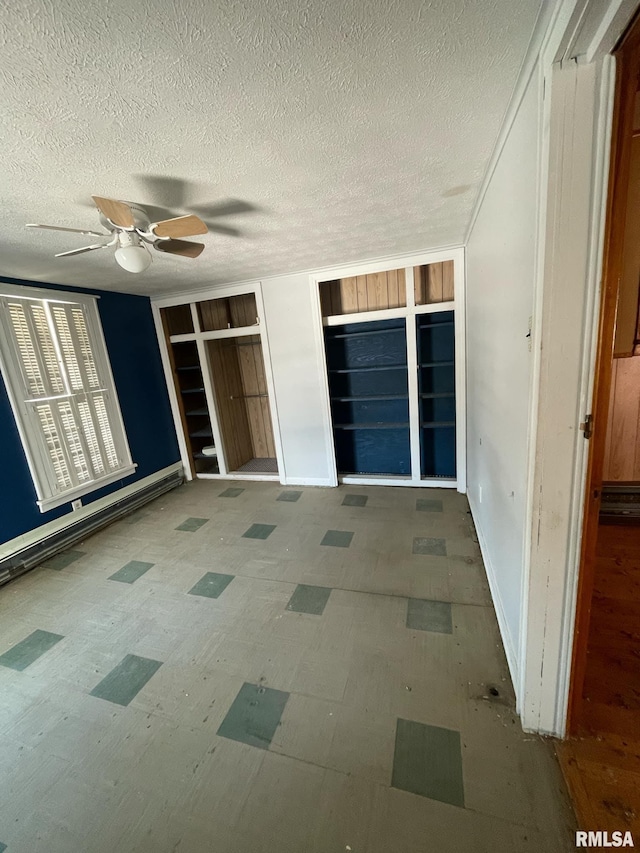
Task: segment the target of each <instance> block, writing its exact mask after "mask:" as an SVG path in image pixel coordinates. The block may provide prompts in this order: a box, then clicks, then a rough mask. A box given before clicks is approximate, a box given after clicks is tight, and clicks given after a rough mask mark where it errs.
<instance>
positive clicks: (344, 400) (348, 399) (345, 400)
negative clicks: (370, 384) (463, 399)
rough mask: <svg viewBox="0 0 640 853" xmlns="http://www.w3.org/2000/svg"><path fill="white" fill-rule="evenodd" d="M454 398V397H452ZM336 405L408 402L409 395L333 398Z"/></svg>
mask: <svg viewBox="0 0 640 853" xmlns="http://www.w3.org/2000/svg"><path fill="white" fill-rule="evenodd" d="M451 396H453V395H451ZM331 399H332V400H333V401H334V402H335V403H363V402H369V401H373V400H408V399H409V395H408V394H371V395H370V396H363V397H332V398H331Z"/></svg>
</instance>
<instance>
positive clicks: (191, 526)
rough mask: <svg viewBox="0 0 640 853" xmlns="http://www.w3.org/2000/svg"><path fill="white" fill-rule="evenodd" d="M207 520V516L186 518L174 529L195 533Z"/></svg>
mask: <svg viewBox="0 0 640 853" xmlns="http://www.w3.org/2000/svg"><path fill="white" fill-rule="evenodd" d="M207 521H209V519H208V518H188V519H187V520H186V521H183V522H182V524H179V525H178V526H177V527H176V530H186V531H187V532H188V533H195V532H196V530H200V528H201V527H202V525H203V524H206V523H207Z"/></svg>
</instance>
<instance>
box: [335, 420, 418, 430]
mask: <svg viewBox="0 0 640 853" xmlns="http://www.w3.org/2000/svg"><path fill="white" fill-rule="evenodd" d="M333 428H334V429H409V421H401V422H399V423H382V422H380V421H378V422H376V423H371V424H334V425H333Z"/></svg>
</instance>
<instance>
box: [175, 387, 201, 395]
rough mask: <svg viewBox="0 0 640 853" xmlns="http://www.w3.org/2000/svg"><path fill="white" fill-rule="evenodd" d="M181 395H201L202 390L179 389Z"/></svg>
mask: <svg viewBox="0 0 640 853" xmlns="http://www.w3.org/2000/svg"><path fill="white" fill-rule="evenodd" d="M180 393H181V394H203V393H204V388H181V389H180Z"/></svg>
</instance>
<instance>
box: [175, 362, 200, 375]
mask: <svg viewBox="0 0 640 853" xmlns="http://www.w3.org/2000/svg"><path fill="white" fill-rule="evenodd" d="M176 370H177V371H179V372H180V373H183V372H185V371H187V370H200V365H199V364H190V365H188V366H187V367H176Z"/></svg>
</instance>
